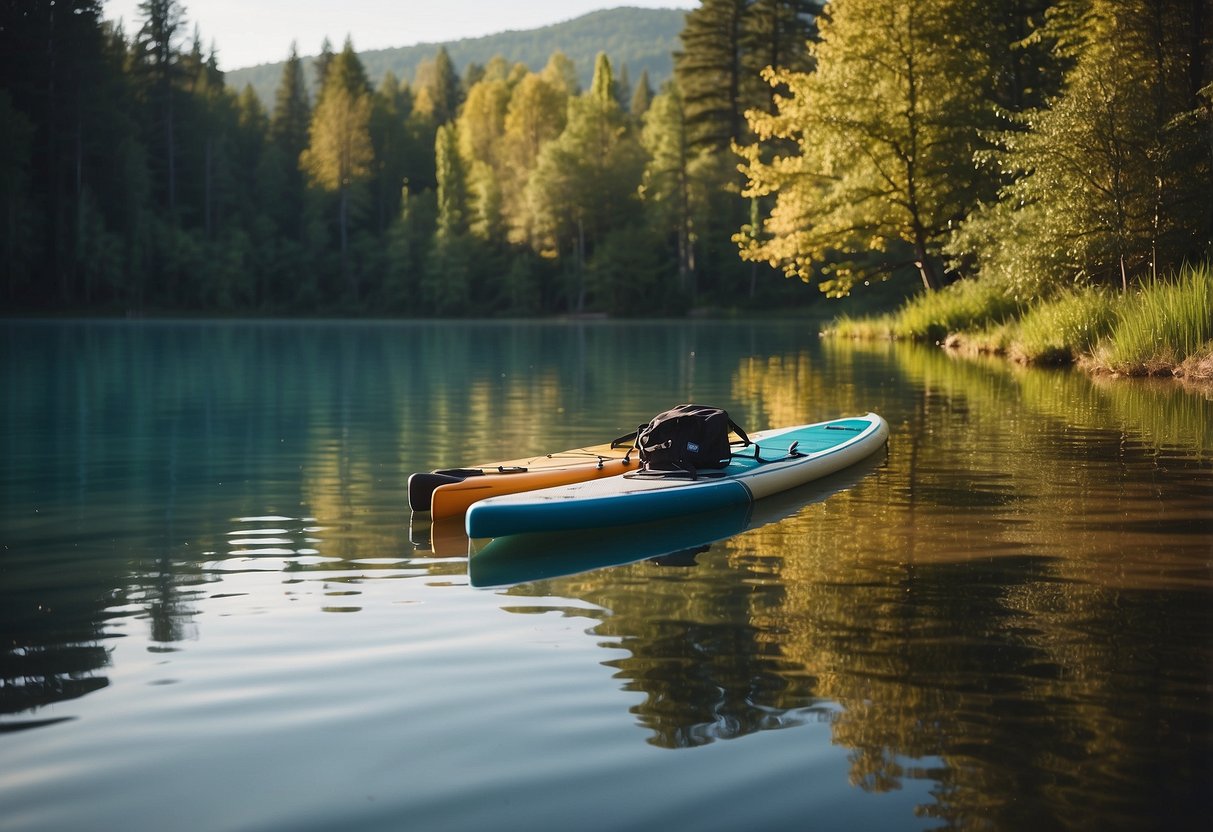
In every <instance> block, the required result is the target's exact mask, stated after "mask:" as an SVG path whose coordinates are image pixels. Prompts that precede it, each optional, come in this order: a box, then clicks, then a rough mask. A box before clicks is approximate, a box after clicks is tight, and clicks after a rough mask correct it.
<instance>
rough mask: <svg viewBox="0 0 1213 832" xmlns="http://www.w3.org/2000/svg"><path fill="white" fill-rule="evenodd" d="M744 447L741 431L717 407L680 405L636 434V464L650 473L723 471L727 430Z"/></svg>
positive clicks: (746, 439) (726, 458) (746, 441)
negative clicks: (642, 466)
mask: <svg viewBox="0 0 1213 832" xmlns="http://www.w3.org/2000/svg"><path fill="white" fill-rule="evenodd" d="M730 430H732V431H733V432H734V433H736V434H737V435H738V436H739V437H741V440H742V442H743V443H744V444H746V445H749V444H750V439H749V437H748V436H746V434H745V431H743V430H742V429H741V428H739V427H738V426H737V424H736V423H735V422H734V421H733V420H732V419H730V418H729V414H728V413H726V412H725V411H723V410H721V409H720V408H718V407H706V406H704V405H699V404H682V405H679V406H678V407H675V408H673V409H672V410H667V411H666V412H665V413H661V414H659V415H657V416H654V417H653V419H652V421H650V422H649V423H648V424H647V425H642V426H641V427H640V429H639V431H637V434H636V447H637V449H638V450H639V451H640V461H641V462H642V463H644V467H645V468H646V469H648V470H650V471H679V470H681V471H690V472H691V473H692V474H693V473H695V472H696V471H698V470H699V469H701V468H723V467H725V466H726V465H728V464H729V459H730V458H731V457H732V452H731V451H730V450H729V431H730Z"/></svg>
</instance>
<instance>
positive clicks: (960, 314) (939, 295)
mask: <svg viewBox="0 0 1213 832" xmlns="http://www.w3.org/2000/svg"><path fill="white" fill-rule="evenodd" d="M1019 309H1020V304H1019V302H1018V301H1016V300H1015V299H1014V298H1012V297H1010V296H1009V295H1008V294H1007V293H1006V292H1005V291H1004V290H1003V288H1002V287H1001V286H999V285H997V284H995V283H993V282H989V281H982V280H962V281H960V282H959V283H953V284H952V285H951V286H948V287H947V288H946V289H942V290H940V291H938V292H928V293H926V294H921V295H915V296H914V297H912V298H910V299H909V300H908V301H906V302H905V303H904V304H903V305H902V306H901V308H900V309H898V310H897V311H896V312H894V313H892V314H891V315H886V316H883V318H881V319H879V321H878V322H873V323H877V326H878V328H879V329H882V330H887V333H888V335H889V337H892V338H910V339H914V340H918V341H935V342H942V341H943V340H944V338H946V337H947V335H948V334H949V333H952V332H961V331H965V330H973V329H980V328H982V327H986V326H989V325H992V324H998V323H1001V322H1003V321H1006V320H1008V319H1010V318H1013V317H1015V315H1016V313H1017V312H1018V311H1019ZM850 327H851V332H852V333H853V334H854V335H855V336H856V337H863V336H862V331H861V328H860V327H858V326H856V325H854V324H853V322H852V323H851V324H850ZM840 334H841V333H840Z"/></svg>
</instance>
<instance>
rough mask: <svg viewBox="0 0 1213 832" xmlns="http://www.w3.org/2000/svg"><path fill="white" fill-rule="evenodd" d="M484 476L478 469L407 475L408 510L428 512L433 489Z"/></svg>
mask: <svg viewBox="0 0 1213 832" xmlns="http://www.w3.org/2000/svg"><path fill="white" fill-rule="evenodd" d="M479 476H484V471H482V470H481V469H479V468H446V469H443V470H439V471H430V472H428V473H426V472H420V473H416V474H409V508H411V509H412V510H413V511H429V510H430V499H431V498H432V497H433V496H434V489H435V488H437V487H438V486H440V485H446V484H447V483H451V482H463V481H464V480H466V479H467V478H468V477H479Z"/></svg>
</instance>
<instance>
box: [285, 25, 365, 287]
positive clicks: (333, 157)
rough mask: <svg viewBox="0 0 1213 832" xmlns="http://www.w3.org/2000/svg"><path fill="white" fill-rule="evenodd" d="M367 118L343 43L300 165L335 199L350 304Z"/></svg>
mask: <svg viewBox="0 0 1213 832" xmlns="http://www.w3.org/2000/svg"><path fill="white" fill-rule="evenodd" d="M370 119H371V94H370V90H369V88H368V83H367V80H366V70H365V69H364V68H363V66H362V62H361V61H360V60H359V59H358V56H357V54H356V53H355V52H354V48H353V44H351V43H350V42H349V41H348V40H347V41H346V44H345V48H344V49H343V50H342V52H341V54H339V55H337V56H336V57H335V58H334V59H333V62H332V63H331V65H330V66H329V69H328V71H327V72H326V74H325V84H324V88H323V89H321V91H320V96H319V99H318V101H317V102H316V109H315V111H314V112H313V113H312V123H311V127H310V129H309V134H308V135H309V143H308V147H307V149H306V150H305V151H304V152H303V155H302V156H301V157H300V165H301V166H302V167H303V169H304V171H305V172H306V173H307V174H308V177H309V178H310V180H311V182H312V183H313V184H315V185H316V186H317V187H319V188H321V189H322V190H324V191H327V192H330V193H335V194H336V196H337V224H338V238H339V240H340V246H339V250H340V253H341V272H342V275H343V277H344V278H345V281H346V284H347V286H348V288H349V291H350V293H351V295H352V297H353V298H354V299H355V300H357V299H358V295H359V286H358V280H357V276H356V275H355V274H354V272H353V269H352V268H351V263H350V245H349V239H350V224H351V222H352V220H353V216H352V215H353V214H354V213H355V212H357V211H358V209H359V208H360V206H361V205H362V204H363V199H362V198H363V197H364V195H365V188H366V182H367V179H368V177H369V176H370V173H371V163H372V161H373V159H374V150H373V145H372V143H371V136H370Z"/></svg>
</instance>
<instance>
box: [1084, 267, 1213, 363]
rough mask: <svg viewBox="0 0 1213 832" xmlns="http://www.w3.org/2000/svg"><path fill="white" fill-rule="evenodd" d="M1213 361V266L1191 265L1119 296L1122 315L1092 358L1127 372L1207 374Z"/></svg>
mask: <svg viewBox="0 0 1213 832" xmlns="http://www.w3.org/2000/svg"><path fill="white" fill-rule="evenodd" d="M1209 363H1213V267H1210V265H1209V264H1207V263H1206V264H1204V265H1203V266H1189V267H1186V268H1184V269H1183V270H1182V271H1181V272H1180V274H1179V277H1178V279H1176V280H1174V281H1163V280H1152V281H1150V282H1149V283H1146V284H1144V285H1143V286H1141V287H1140V288H1138V289H1137V290H1135V291H1131V292H1130V293H1129V294H1127V295H1123V296H1121V297H1120V298H1119V302H1118V303H1117V306H1116V320H1115V323H1114V325H1113V326H1112V328H1111V331H1110V332H1109V334H1108V337H1107V338H1106V339H1103V340H1101V341H1100V343H1099V345H1098V346H1097V347H1096V348H1095V349H1094V350H1093V352H1092V355H1091V357H1090V359H1089V366H1090V367H1091V368H1092V369H1094V370H1099V371H1105V372H1112V373H1121V374H1124V375H1134V376H1140V375H1172V374H1174V375H1182V374H1185V373H1195V374H1198V375H1199V374H1201V373H1203V372H1205V371H1206V370H1205V368H1206V367H1207V366H1208V364H1209Z"/></svg>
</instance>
